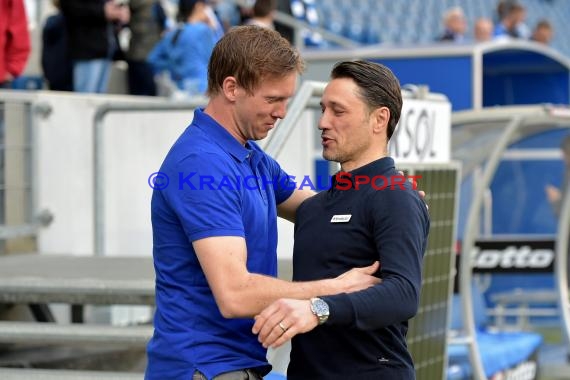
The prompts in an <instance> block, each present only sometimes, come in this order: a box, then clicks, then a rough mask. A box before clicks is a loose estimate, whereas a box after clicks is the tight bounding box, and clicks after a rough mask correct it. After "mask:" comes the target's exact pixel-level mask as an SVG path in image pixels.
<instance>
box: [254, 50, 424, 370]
mask: <svg viewBox="0 0 570 380" xmlns="http://www.w3.org/2000/svg"><path fill="white" fill-rule="evenodd" d="M331 78H332V79H331V81H330V83H329V84H328V85H327V87H326V88H325V91H324V93H323V96H322V99H321V110H322V111H321V119H320V121H319V129H320V131H321V137H322V145H323V157H324V158H325V159H327V160H329V161H335V162H338V163H340V165H341V172H340V173H339V174H337V175H336V176H335V178H334V181H333V184H332V186H331V188H330V189H328V190H327V191H322V192H320V193H318V194H317V195H315V196H313V197H311V198H309V199H307V200H305V201H304V202H303V203H302V204H301V205H300V206H299V208H298V209H297V213H296V219H295V244H294V248H293V281H295V282H303V281H317V280H321V279H326V278H333V277H335V276H337V275H338V274H341V273H343V272H344V271H346V268H352V267H354V266H364V265H368V264H370V263H373V262H375V261H379V262H380V270H379V272H378V273H377V275H378V276H379V277H380V278H381V280H382V281H381V282H380V283H378V284H376V285H374V286H371V287H369V288H366V289H364V290H360V291H357V292H352V293H342V294H336V295H327V296H322V297H316V298H312V299H310V300H308V299H307V300H302V299H281V300H278V301H276V302H274V303H273V304H272V305H270V306H268V307H267V308H266V309H265V310H264V311H263V312H261V313H260V314H259V315H258V316H256V317H255V319H256V322H255V324H254V326H253V332H254V333H256V334H259V341H260V342H262V343H263V346H264V347H269V346H271V347H277V346H279V345H281V344H283V343H285V342H286V341H287V340H289V339H291V338H293V340H292V342H291V347H292V348H291V361H290V363H289V368H288V370H287V379H289V380H297V379H312V380H341V379H351V380H369V379H370V380H372V379H390V380H392V379H394V380H395V379H398V380H413V379H415V370H414V363H413V360H412V357H411V355H410V353H409V351H408V348H407V345H406V333H407V331H408V321H409V320H410V319H411V318H412V317H413V316H414V315H415V314H416V312H417V310H418V307H419V298H420V289H421V283H422V266H423V265H422V262H423V256H424V253H425V249H426V245H427V236H428V232H429V226H430V220H429V215H428V212H427V208H426V207H425V204H424V203H423V202H422V200H421V199H420V197H419V195H418V193H417V192H416V191H414V190H413V188H412V185H411V184H410V183H409V182H407V181H405V180H404V178H403V176H402V175H400V174H399V173H398V172H397V171H396V170H395V168H394V160H393V159H392V158H391V157H389V156H388V141H389V140H390V138H391V136H392V134H393V132H394V130H395V128H396V125H397V123H398V120H399V118H400V114H401V109H402V96H401V90H400V85H399V83H398V80H397V79H396V77H395V76H394V74H393V73H392V72H391V71H390V69H388V68H387V67H386V66H383V65H381V64H377V63H372V62H367V61H354V62H353V61H345V62H340V63H338V64H337V65H335V67H334V68H333V70H332V74H331ZM297 334H299V335H297Z"/></svg>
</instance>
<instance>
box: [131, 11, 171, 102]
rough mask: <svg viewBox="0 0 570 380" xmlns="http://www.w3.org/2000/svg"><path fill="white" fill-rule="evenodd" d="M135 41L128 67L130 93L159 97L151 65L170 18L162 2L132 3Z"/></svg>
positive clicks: (133, 39)
mask: <svg viewBox="0 0 570 380" xmlns="http://www.w3.org/2000/svg"><path fill="white" fill-rule="evenodd" d="M129 9H130V12H131V19H130V22H129V29H130V32H131V37H130V41H129V48H128V50H127V51H126V53H125V58H126V60H127V64H128V81H129V93H130V94H131V95H147V96H154V95H156V85H155V82H154V74H153V71H152V66H151V65H150V64H149V63H148V62H147V60H146V58H147V57H148V55H149V53H150V52H151V50H152V49H153V48H154V46H155V45H156V44H157V43H158V41H160V37H161V34H162V32H163V31H164V29H165V28H166V14H165V12H164V9H163V8H162V6H161V5H160V2H159V1H158V0H130V1H129Z"/></svg>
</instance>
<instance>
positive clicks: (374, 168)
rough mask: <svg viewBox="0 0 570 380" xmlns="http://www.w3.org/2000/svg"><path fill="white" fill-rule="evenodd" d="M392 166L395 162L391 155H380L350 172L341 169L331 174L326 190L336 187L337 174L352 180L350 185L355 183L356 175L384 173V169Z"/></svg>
mask: <svg viewBox="0 0 570 380" xmlns="http://www.w3.org/2000/svg"><path fill="white" fill-rule="evenodd" d="M394 168H395V164H394V159H393V158H392V157H382V158H379V159H377V160H375V161H372V162H370V163H368V164H366V165H364V166H361V167H359V168H356V169H354V170H352V171H350V172H344V171H342V170H341V171H338V172H336V173H335V174H334V175H333V178H332V182H331V187H330V188H329V189H328V191H334V190H335V189H336V184H337V183H338V181H337V175H338V176H340V178H346V179H348V180H349V181H351V182H352V186H355V185H356V183H355V179H354V178H355V177H356V176H357V175H368V176H370V177H374V176H377V175H382V173H385V172H386V171H388V170H390V169H394ZM347 174H349V175H347Z"/></svg>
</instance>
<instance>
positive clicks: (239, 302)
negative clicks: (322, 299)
mask: <svg viewBox="0 0 570 380" xmlns="http://www.w3.org/2000/svg"><path fill="white" fill-rule="evenodd" d="M342 291H343V289H341V287H340V284H339V283H338V281H336V280H334V279H326V280H319V281H310V282H289V281H284V280H280V279H278V278H273V277H269V276H264V275H260V274H255V273H248V274H247V277H246V278H244V279H243V280H241V281H236V282H235V285H234V286H232V287H229V289H227V291H225V292H224V294H221V295H219V296H216V302H217V303H218V307H219V308H220V311H221V313H222V315H224V316H225V317H226V318H244V317H253V316H255V315H256V314H259V313H260V312H261V311H262V310H263V309H265V308H266V307H267V306H269V305H270V304H271V303H273V302H274V301H276V300H278V299H280V298H294V299H309V298H312V297H317V296H324V295H327V294H338V293H340V292H342Z"/></svg>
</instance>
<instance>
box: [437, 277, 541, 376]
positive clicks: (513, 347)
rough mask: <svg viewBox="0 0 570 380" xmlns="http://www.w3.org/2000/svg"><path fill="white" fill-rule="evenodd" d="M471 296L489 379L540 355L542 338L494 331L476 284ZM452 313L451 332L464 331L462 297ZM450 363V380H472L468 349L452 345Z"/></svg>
mask: <svg viewBox="0 0 570 380" xmlns="http://www.w3.org/2000/svg"><path fill="white" fill-rule="evenodd" d="M471 294H472V297H473V310H474V313H475V315H474V318H475V325H476V328H477V345H478V346H479V353H480V355H481V360H482V361H483V367H484V368H485V375H486V376H487V377H488V378H490V377H491V376H492V375H493V374H496V373H497V372H499V371H503V370H506V369H508V368H512V367H514V366H516V365H517V364H519V363H521V362H524V361H525V360H527V359H529V358H530V357H532V356H533V355H534V354H535V353H536V352H537V350H538V348H539V346H540V345H541V344H542V336H541V335H539V334H537V333H533V332H526V331H524V332H523V331H516V332H514V331H512V332H511V331H509V332H497V331H492V330H491V329H490V326H489V320H488V317H487V314H486V304H485V300H484V298H483V295H482V294H481V292H480V291H479V289H478V287H477V286H476V285H475V284H473V287H472V289H471ZM451 313H452V314H451V329H452V330H454V331H461V330H462V328H463V318H462V310H461V298H460V295H459V294H454V295H453V300H452V307H451ZM448 359H449V364H448V374H447V380H456V379H469V378H471V376H472V369H471V365H470V361H469V349H468V347H467V345H464V344H449V345H448Z"/></svg>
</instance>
